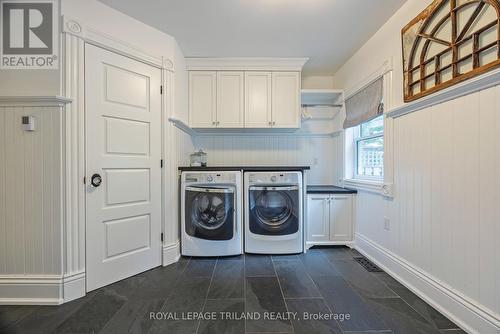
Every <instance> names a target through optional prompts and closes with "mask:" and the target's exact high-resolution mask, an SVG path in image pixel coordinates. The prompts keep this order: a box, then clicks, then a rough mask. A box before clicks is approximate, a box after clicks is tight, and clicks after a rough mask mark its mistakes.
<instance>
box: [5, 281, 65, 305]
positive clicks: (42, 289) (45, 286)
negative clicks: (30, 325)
mask: <svg viewBox="0 0 500 334" xmlns="http://www.w3.org/2000/svg"><path fill="white" fill-rule="evenodd" d="M62 290H63V289H62V277H61V276H60V275H3V276H0V305H59V304H62V303H63V291H62Z"/></svg>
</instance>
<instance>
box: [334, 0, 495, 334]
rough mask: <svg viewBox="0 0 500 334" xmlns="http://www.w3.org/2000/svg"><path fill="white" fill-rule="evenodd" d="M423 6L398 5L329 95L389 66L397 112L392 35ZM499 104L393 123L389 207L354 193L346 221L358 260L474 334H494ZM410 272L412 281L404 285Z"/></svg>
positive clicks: (399, 97) (490, 98) (398, 62)
mask: <svg viewBox="0 0 500 334" xmlns="http://www.w3.org/2000/svg"><path fill="white" fill-rule="evenodd" d="M430 2H431V1H430V0H426V1H417V0H410V1H408V2H407V3H406V4H405V5H404V6H403V7H402V8H401V9H400V10H399V11H398V12H397V13H396V14H395V15H394V16H393V17H392V18H391V19H390V20H389V21H388V22H387V23H386V24H385V25H384V26H383V27H382V28H381V29H380V30H379V31H378V32H377V33H376V34H375V35H374V36H373V37H372V38H371V39H370V40H369V41H368V42H367V43H366V44H365V45H364V46H363V47H362V48H361V49H360V50H359V51H358V52H357V53H356V54H355V55H354V56H353V57H352V58H351V59H350V60H349V61H348V62H347V63H346V64H345V65H344V66H343V67H342V68H341V69H340V70H339V71H338V73H337V74H336V75H335V83H336V85H337V86H341V87H344V88H346V89H350V88H352V87H355V86H356V85H357V84H358V83H359V82H362V81H363V79H364V78H366V77H368V76H369V75H370V74H371V73H373V72H374V71H375V70H376V69H377V68H378V67H380V66H381V65H382V64H383V63H384V61H386V60H388V59H392V60H393V65H394V71H393V85H392V86H393V90H392V95H393V100H392V102H393V103H392V107H394V106H398V105H401V104H402V103H403V93H402V86H403V84H402V59H401V37H400V31H401V27H403V26H404V25H405V24H406V23H407V22H409V21H410V20H411V19H412V18H413V17H415V16H416V15H417V14H418V13H419V12H420V11H421V10H423V9H424V8H425V7H426V5H428V4H429V3H430ZM499 96H500V87H499V86H497V87H495V88H490V89H487V90H484V91H482V92H478V93H474V94H471V95H468V96H465V97H461V98H458V99H455V100H452V101H449V102H446V103H442V104H440V105H437V106H434V107H430V108H427V109H424V110H421V111H417V112H415V113H413V114H409V115H406V116H403V117H400V118H396V119H395V120H394V123H393V126H394V133H393V134H394V142H393V146H394V151H393V153H394V163H393V167H394V185H395V197H394V199H393V200H390V199H386V198H384V197H382V196H380V195H378V194H374V193H369V192H365V191H360V192H359V194H358V200H357V212H356V216H357V221H356V233H357V244H358V246H359V247H360V248H362V249H363V251H365V252H366V253H367V255H369V256H370V257H372V258H373V259H375V260H378V261H379V262H380V263H382V264H384V265H386V266H387V267H388V269H389V270H393V271H394V272H395V273H397V274H398V275H400V278H402V279H403V280H405V282H406V283H408V284H410V285H412V287H413V288H415V289H416V290H417V292H418V293H419V294H421V295H422V296H423V297H424V298H426V299H427V300H428V301H430V302H431V303H433V304H434V305H435V306H436V307H437V308H438V309H440V310H442V311H443V312H445V313H447V315H448V316H450V317H452V318H453V319H454V320H455V321H457V322H459V323H460V324H461V325H462V326H463V327H464V328H465V329H467V330H468V331H470V332H475V333H481V334H482V333H499V331H500V329H499V327H498V326H499V314H500V266H498V264H499V261H500V260H499V259H500V243H499V242H498V240H497V239H498V236H499V235H500V224H499V222H500V206H499V205H498V203H499V202H500V195H499V193H498V189H499V186H500V174H498V173H497V172H496V171H498V170H500V143H499V141H498V138H496V137H495V136H496V135H498V133H500V114H499V110H500V98H499ZM390 107H391V106H388V109H390ZM388 181H391V180H388ZM384 217H387V218H389V219H390V221H391V229H390V230H389V231H386V230H384ZM388 255H391V256H394V257H393V258H391V259H393V260H394V259H399V260H400V262H399V264H401V263H405V264H407V265H408V266H409V268H412V269H411V270H403V269H402V267H401V266H398V265H397V264H396V262H398V261H395V260H394V261H389V260H388V259H389V258H390V257H388ZM412 270H415V272H414V274H415V275H416V276H415V275H414V276H415V277H417V276H419V275H421V276H419V277H421V278H422V279H421V280H418V279H414V280H413V281H412V277H413V276H412V275H410V272H413V271H412ZM417 273H418V274H417ZM427 279H428V282H432V283H430V284H424V283H422V282H424V280H427ZM434 287H439V289H441V290H439V289H438V290H436V289H434ZM440 291H441V292H443V291H444V293H441V292H440ZM450 296H451V298H450Z"/></svg>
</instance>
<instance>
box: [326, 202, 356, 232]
mask: <svg viewBox="0 0 500 334" xmlns="http://www.w3.org/2000/svg"><path fill="white" fill-rule="evenodd" d="M330 240H333V241H349V240H352V197H351V196H341V195H334V196H332V197H331V201H330Z"/></svg>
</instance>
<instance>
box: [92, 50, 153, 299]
mask: <svg viewBox="0 0 500 334" xmlns="http://www.w3.org/2000/svg"><path fill="white" fill-rule="evenodd" d="M160 85H161V70H160V69H157V68H154V67H152V66H150V65H146V64H144V63H141V62H139V61H136V60H133V59H130V58H127V57H124V56H121V55H118V54H116V53H113V52H110V51H106V50H104V49H101V48H99V47H96V46H93V45H90V44H86V46H85V113H86V120H85V129H86V152H87V157H86V164H87V169H86V180H87V181H86V265H87V291H91V290H94V289H96V288H99V287H102V286H104V285H107V284H110V283H113V282H115V281H118V280H121V279H123V278H126V277H129V276H132V275H135V274H137V273H140V272H142V271H145V270H148V269H151V268H153V267H156V266H158V265H160V264H161V241H160V233H161V170H160V159H161V96H160ZM94 174H99V175H100V176H101V177H102V184H101V185H100V186H98V187H94V186H92V185H91V182H92V175H94Z"/></svg>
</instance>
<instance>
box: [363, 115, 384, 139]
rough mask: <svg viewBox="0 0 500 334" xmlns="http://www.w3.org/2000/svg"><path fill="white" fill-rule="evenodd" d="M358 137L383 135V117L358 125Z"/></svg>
mask: <svg viewBox="0 0 500 334" xmlns="http://www.w3.org/2000/svg"><path fill="white" fill-rule="evenodd" d="M360 127H361V131H360V137H367V136H374V135H380V134H383V133H384V116H379V117H377V118H374V119H372V120H371V121H369V122H366V123H363V124H361V125H360Z"/></svg>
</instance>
